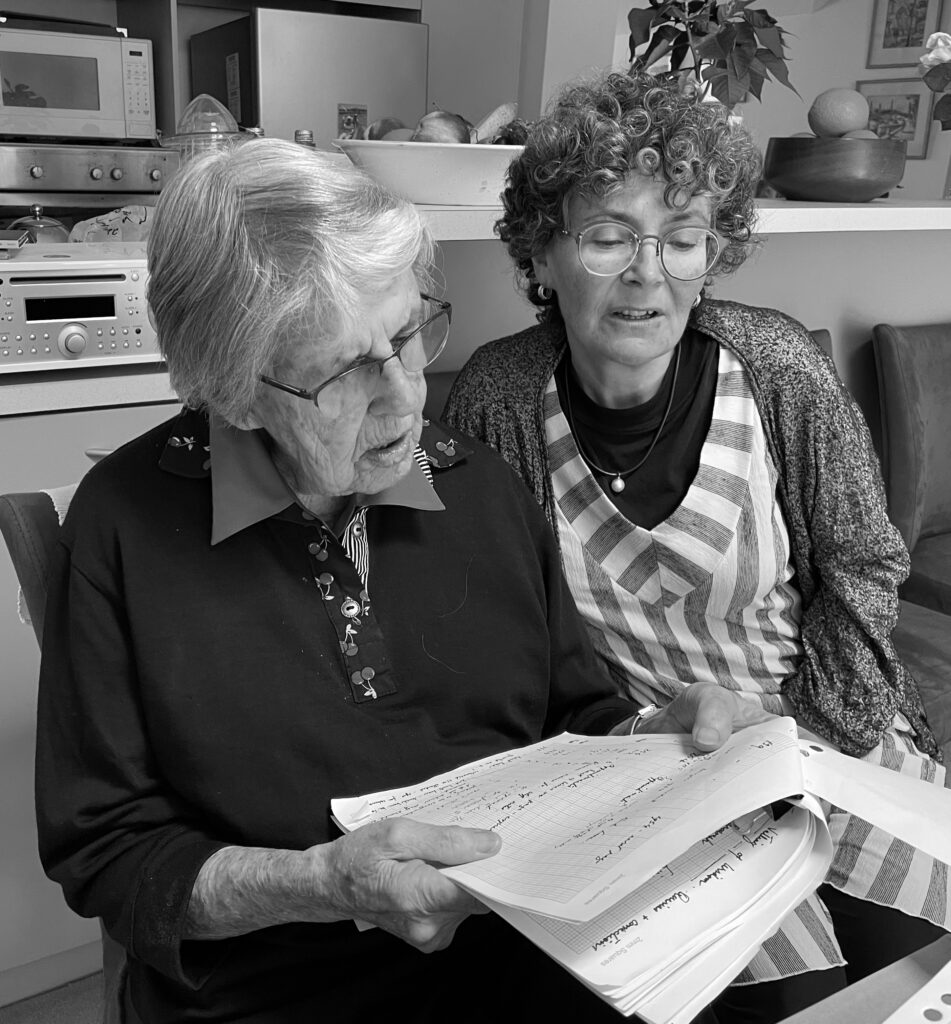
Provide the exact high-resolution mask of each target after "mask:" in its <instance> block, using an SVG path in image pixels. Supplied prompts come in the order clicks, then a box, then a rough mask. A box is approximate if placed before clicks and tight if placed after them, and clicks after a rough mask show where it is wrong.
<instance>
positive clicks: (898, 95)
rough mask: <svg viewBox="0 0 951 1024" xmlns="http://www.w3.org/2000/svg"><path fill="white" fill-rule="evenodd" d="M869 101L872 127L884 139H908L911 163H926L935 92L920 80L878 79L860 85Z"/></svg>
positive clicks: (860, 90)
mask: <svg viewBox="0 0 951 1024" xmlns="http://www.w3.org/2000/svg"><path fill="white" fill-rule="evenodd" d="M855 88H856V89H858V91H859V92H860V93H861V94H862V95H863V96H864V97H865V98H866V99H867V100H868V106H869V116H868V126H869V128H871V130H872V131H873V132H875V134H876V135H877V136H878V137H879V138H880V139H904V141H905V142H907V143H908V146H907V149H906V154H907V156H908V159H909V160H923V159H924V157H925V155H926V154H927V152H928V136H929V135H930V134H931V105H932V101H933V99H934V93H933V92H932V91H931V90H930V89H929V88H928V86H927V85H925V83H924V82H923V81H922V79H920V78H877V79H874V80H872V81H865V82H856V83H855Z"/></svg>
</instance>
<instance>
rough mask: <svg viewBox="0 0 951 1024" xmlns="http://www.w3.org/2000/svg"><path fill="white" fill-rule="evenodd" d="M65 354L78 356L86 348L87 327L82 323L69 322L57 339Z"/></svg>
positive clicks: (60, 348)
mask: <svg viewBox="0 0 951 1024" xmlns="http://www.w3.org/2000/svg"><path fill="white" fill-rule="evenodd" d="M56 344H57V345H58V346H59V350H60V352H62V353H63V355H64V356H78V355H80V353H82V352H83V351H84V350H85V348H86V328H85V327H83V325H82V324H67V325H66V326H65V327H64V328H63V329H62V330H61V331H60V332H59V337H58V338H57V339H56Z"/></svg>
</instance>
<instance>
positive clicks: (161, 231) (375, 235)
mask: <svg viewBox="0 0 951 1024" xmlns="http://www.w3.org/2000/svg"><path fill="white" fill-rule="evenodd" d="M432 259H433V242H432V237H431V235H430V233H429V231H428V230H427V229H426V227H425V226H424V225H423V223H422V221H421V220H420V217H419V214H418V212H417V211H416V208H415V207H414V206H413V205H412V204H411V203H409V202H406V201H405V200H403V199H400V198H398V197H396V196H394V195H392V194H391V193H389V192H388V191H387V190H386V189H384V188H383V187H382V186H380V185H379V184H377V183H376V182H375V181H373V180H372V179H371V178H369V177H368V176H367V175H365V174H364V173H363V172H361V171H359V170H358V169H357V168H355V167H352V166H350V165H347V164H341V163H340V162H339V161H336V160H334V159H333V158H332V157H330V156H329V155H327V154H321V153H319V152H314V151H312V150H307V149H305V148H304V147H302V146H299V145H296V144H295V143H291V142H284V141H282V140H280V139H254V140H250V141H247V142H243V143H241V144H239V145H237V146H236V147H234V148H233V149H229V150H225V151H221V152H216V153H212V154H207V155H205V156H202V157H199V158H197V159H193V160H191V161H189V162H188V163H187V164H185V165H184V166H183V167H182V169H181V170H180V171H178V172H177V173H176V175H175V176H174V177H173V178H172V180H171V181H170V183H169V184H168V185H167V186H166V188H165V190H164V191H163V192H162V195H161V197H160V199H159V202H158V204H157V206H156V210H155V216H154V219H153V222H152V228H151V231H150V234H149V241H148V264H149V284H148V299H149V305H150V307H151V310H152V316H153V318H154V322H155V326H156V330H157V332H158V338H159V346H160V348H161V351H162V354H163V356H164V357H165V359H166V361H167V363H168V368H169V375H170V378H171V382H172V386H173V387H174V388H175V390H176V392H177V393H178V395H179V397H180V398H181V400H182V401H183V402H184V403H185V404H186V405H189V406H191V407H193V408H202V407H205V408H208V409H211V410H213V411H214V412H216V413H218V414H219V415H221V416H222V417H223V418H224V419H226V420H228V421H229V422H232V423H240V422H242V421H243V420H244V419H245V418H246V417H247V414H248V412H249V410H250V407H251V404H252V402H253V399H254V393H255V390H256V388H257V386H258V379H259V377H260V375H261V374H262V373H267V372H268V371H269V370H270V368H271V367H272V366H273V365H274V363H275V361H276V360H277V358H278V357H279V355H280V353H281V350H282V346H283V345H284V344H285V343H286V342H287V341H288V339H292V338H294V337H297V336H299V335H300V334H301V333H302V332H304V331H311V332H314V333H315V334H316V336H318V337H326V336H328V335H330V334H333V333H335V332H339V331H340V330H341V329H343V328H345V326H346V324H347V323H348V322H349V321H350V320H351V318H352V317H353V316H355V315H356V314H357V313H358V312H360V310H359V309H358V302H359V301H360V296H361V294H365V293H366V292H367V291H372V290H374V289H376V288H380V287H383V286H384V285H385V284H386V283H387V282H388V281H389V280H391V279H392V278H393V277H394V276H397V275H399V274H401V273H403V272H404V271H405V270H407V269H408V268H410V267H413V268H414V271H415V273H416V276H417V279H418V280H419V281H420V285H421V288H423V289H424V290H425V288H426V287H428V285H429V283H430V281H431V267H432Z"/></svg>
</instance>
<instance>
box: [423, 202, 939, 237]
mask: <svg viewBox="0 0 951 1024" xmlns="http://www.w3.org/2000/svg"><path fill="white" fill-rule="evenodd" d="M757 207H758V208H759V213H760V219H759V224H758V226H757V230H758V233H759V234H762V235H779V234H797V233H809V232H835V233H838V232H841V231H951V200H946V199H936V200H933V201H928V202H926V201H918V200H912V199H873V200H872V201H871V202H870V203H795V202H790V201H789V200H788V199H760V200H757ZM419 210H420V212H421V213H422V215H423V217H424V218H425V219H426V221H427V223H428V224H429V226H430V227H431V228H432V230H433V232H434V234H435V235H436V238H437V239H439V240H440V241H443V242H454V241H476V240H479V239H494V238H496V236H495V235H494V234H493V232H492V225H493V224H494V223H495V222H496V220H498V218H499V217H500V216H501V215H502V207H501V206H425V205H421V206H420V207H419Z"/></svg>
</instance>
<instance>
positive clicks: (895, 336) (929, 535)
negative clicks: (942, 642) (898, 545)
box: [872, 323, 951, 614]
mask: <svg viewBox="0 0 951 1024" xmlns="http://www.w3.org/2000/svg"><path fill="white" fill-rule="evenodd" d="M872 348H873V352H874V355H875V366H876V369H877V372H878V392H879V402H880V408H881V419H882V471H883V473H884V476H885V490H886V492H887V494H888V511H889V515H890V516H891V519H892V522H893V523H894V524H895V525H896V526H897V527H898V529H899V530H900V531H901V535H902V537H904V539H905V543H906V544H907V545H908V550H909V551H910V552H911V576H910V577H909V578H908V581H907V582H906V583H905V585H904V586H903V587H902V590H901V596H902V597H903V598H904V599H905V600H908V601H913V602H915V603H916V604H922V605H927V606H928V607H929V608H934V609H936V610H937V611H942V612H944V613H945V614H951V323H938V324H919V325H915V326H911V327H896V326H893V325H892V324H878V325H877V326H875V327H874V328H873V329H872Z"/></svg>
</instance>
